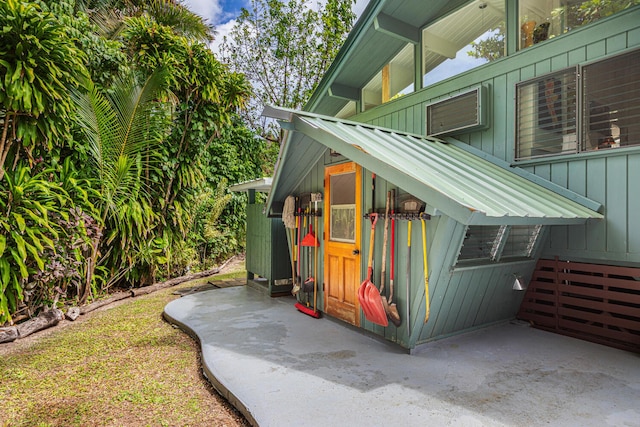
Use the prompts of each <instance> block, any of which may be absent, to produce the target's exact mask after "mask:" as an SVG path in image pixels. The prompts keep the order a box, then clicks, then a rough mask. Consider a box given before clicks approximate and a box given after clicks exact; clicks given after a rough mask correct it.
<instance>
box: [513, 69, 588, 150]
mask: <svg viewBox="0 0 640 427" xmlns="http://www.w3.org/2000/svg"><path fill="white" fill-rule="evenodd" d="M576 95H577V94H576V69H575V68H571V69H568V70H565V71H561V72H559V73H554V74H550V75H546V76H544V77H541V78H538V79H535V80H531V81H528V82H524V83H521V84H519V85H518V89H517V120H518V123H517V133H518V135H517V145H516V158H517V159H531V158H535V157H543V156H549V155H557V154H561V153H575V152H576V149H577V144H576V142H577V135H576V100H577V98H576Z"/></svg>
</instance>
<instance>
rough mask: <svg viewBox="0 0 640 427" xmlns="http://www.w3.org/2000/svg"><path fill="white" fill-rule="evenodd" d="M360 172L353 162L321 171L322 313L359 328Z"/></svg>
mask: <svg viewBox="0 0 640 427" xmlns="http://www.w3.org/2000/svg"><path fill="white" fill-rule="evenodd" d="M361 193H362V192H361V171H360V167H359V166H358V165H356V164H355V163H344V164H340V165H335V166H329V167H327V168H326V169H325V212H326V214H325V215H324V230H325V233H324V240H325V256H324V258H325V259H324V261H325V262H324V265H325V266H326V268H325V277H324V284H325V292H324V295H325V297H324V306H325V307H324V308H325V310H324V311H325V313H327V314H328V315H330V316H334V317H336V318H338V319H341V320H344V321H345V322H348V323H351V324H352V325H356V326H359V325H360V305H359V302H358V295H357V292H358V287H359V286H360V281H361V280H360V276H361V275H360V227H361V223H362V219H361V217H360V215H361V212H362V210H361V204H362V194H361Z"/></svg>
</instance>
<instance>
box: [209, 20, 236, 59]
mask: <svg viewBox="0 0 640 427" xmlns="http://www.w3.org/2000/svg"><path fill="white" fill-rule="evenodd" d="M235 24H236V20H235V19H233V20H231V21H227V22H225V23H224V24H221V25H216V35H215V38H214V39H213V42H212V43H210V44H209V47H210V48H211V50H212V51H213V52H214V53H215V54H218V53H219V52H220V45H221V44H222V39H223V38H224V36H226V35H227V34H229V32H230V31H231V29H232V28H233V26H234V25H235Z"/></svg>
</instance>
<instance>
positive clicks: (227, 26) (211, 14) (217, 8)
mask: <svg viewBox="0 0 640 427" xmlns="http://www.w3.org/2000/svg"><path fill="white" fill-rule="evenodd" d="M325 2H326V0H321V1H320V2H319V3H321V4H324V3H325ZM234 3H235V4H236V5H238V4H247V3H248V0H240V1H237V2H234ZM311 3H312V4H315V3H313V2H311ZM368 3H369V0H357V1H356V3H355V5H354V6H353V11H354V12H355V14H356V16H357V17H360V15H361V14H362V12H363V11H364V9H365V7H366V6H367V4H368ZM183 4H184V5H185V6H186V7H187V8H189V10H191V11H192V12H195V13H197V14H198V15H200V16H202V17H203V18H205V19H206V20H207V22H209V23H210V24H213V26H214V27H215V30H216V35H215V39H214V41H213V43H211V44H210V45H209V46H210V47H211V50H212V51H213V52H214V53H216V54H217V53H219V51H220V50H219V49H220V45H221V44H222V39H223V38H224V36H225V35H227V34H229V32H230V31H231V29H232V28H233V25H234V24H235V22H236V21H235V19H236V18H237V16H235V13H237V11H235V10H223V8H222V6H221V0H183Z"/></svg>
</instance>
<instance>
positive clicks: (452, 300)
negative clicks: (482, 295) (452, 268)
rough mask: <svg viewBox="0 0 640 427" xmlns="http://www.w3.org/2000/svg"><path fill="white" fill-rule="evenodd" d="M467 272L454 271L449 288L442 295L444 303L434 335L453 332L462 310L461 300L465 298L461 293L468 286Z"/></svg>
mask: <svg viewBox="0 0 640 427" xmlns="http://www.w3.org/2000/svg"><path fill="white" fill-rule="evenodd" d="M465 276H466V274H464V273H462V274H460V273H454V274H453V275H452V276H451V279H450V280H449V283H448V284H447V288H446V290H445V292H444V294H443V295H442V303H441V306H440V310H438V313H437V317H436V319H435V322H434V325H433V329H432V332H431V334H432V336H436V337H437V336H442V335H447V334H450V333H452V332H453V331H454V330H453V325H454V324H455V321H456V317H457V315H458V313H459V312H460V308H461V305H462V304H461V301H462V299H463V297H462V295H460V293H461V292H462V291H463V290H464V289H465V288H466V285H467V283H466V279H467V278H466V277H465Z"/></svg>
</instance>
